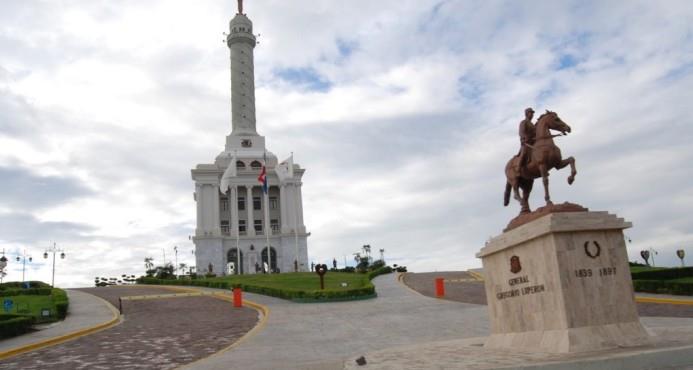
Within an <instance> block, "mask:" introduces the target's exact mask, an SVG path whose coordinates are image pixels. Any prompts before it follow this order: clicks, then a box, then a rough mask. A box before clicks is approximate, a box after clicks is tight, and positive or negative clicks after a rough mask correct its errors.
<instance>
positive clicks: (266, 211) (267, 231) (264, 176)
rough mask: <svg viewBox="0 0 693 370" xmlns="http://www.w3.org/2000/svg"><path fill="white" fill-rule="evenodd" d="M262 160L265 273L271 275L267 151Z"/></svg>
mask: <svg viewBox="0 0 693 370" xmlns="http://www.w3.org/2000/svg"><path fill="white" fill-rule="evenodd" d="M262 159H263V160H264V162H265V163H264V164H263V168H262V174H261V175H260V176H261V177H262V193H263V196H264V198H265V207H264V212H263V213H264V216H265V236H266V238H267V266H269V268H268V269H267V273H268V274H271V273H272V249H271V248H270V241H269V234H270V231H271V230H272V229H271V228H270V227H269V187H268V185H267V150H265V153H264V154H263V156H262ZM258 180H259V179H258Z"/></svg>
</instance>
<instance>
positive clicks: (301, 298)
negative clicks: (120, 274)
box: [137, 277, 376, 302]
mask: <svg viewBox="0 0 693 370" xmlns="http://www.w3.org/2000/svg"><path fill="white" fill-rule="evenodd" d="M137 283H139V284H156V285H187V286H201V287H207V288H218V289H231V288H241V289H242V290H243V291H244V292H248V293H257V294H262V295H268V296H271V297H277V298H282V299H287V300H291V301H295V302H328V301H347V300H356V299H360V298H362V297H369V298H371V297H375V296H376V294H375V287H374V286H373V284H370V283H369V284H368V286H366V287H363V288H356V289H347V290H334V289H325V290H298V289H281V288H272V287H266V286H258V285H249V284H242V283H241V284H231V283H229V282H227V281H207V280H163V279H156V278H152V277H141V278H139V279H137Z"/></svg>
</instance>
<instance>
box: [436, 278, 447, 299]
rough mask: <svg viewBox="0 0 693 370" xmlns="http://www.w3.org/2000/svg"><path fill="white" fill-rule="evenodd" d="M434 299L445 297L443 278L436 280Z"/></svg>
mask: <svg viewBox="0 0 693 370" xmlns="http://www.w3.org/2000/svg"><path fill="white" fill-rule="evenodd" d="M436 297H438V298H441V297H445V280H444V279H443V278H436Z"/></svg>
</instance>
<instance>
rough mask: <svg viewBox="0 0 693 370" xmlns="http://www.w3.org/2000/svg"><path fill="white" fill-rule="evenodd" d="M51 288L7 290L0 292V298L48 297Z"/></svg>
mask: <svg viewBox="0 0 693 370" xmlns="http://www.w3.org/2000/svg"><path fill="white" fill-rule="evenodd" d="M50 294H51V288H28V289H17V288H9V289H3V290H0V297H10V296H17V295H50Z"/></svg>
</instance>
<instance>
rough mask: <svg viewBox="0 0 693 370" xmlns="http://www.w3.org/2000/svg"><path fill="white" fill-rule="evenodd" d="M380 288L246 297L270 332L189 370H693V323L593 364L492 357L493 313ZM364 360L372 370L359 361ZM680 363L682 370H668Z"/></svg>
mask: <svg viewBox="0 0 693 370" xmlns="http://www.w3.org/2000/svg"><path fill="white" fill-rule="evenodd" d="M374 283H375V286H376V290H377V292H378V298H375V299H372V300H367V301H355V302H341V303H322V304H299V303H292V302H288V301H285V300H280V299H276V298H271V297H266V296H260V295H256V294H245V298H246V299H249V300H253V301H254V302H257V303H260V304H263V305H265V306H267V307H268V308H269V310H270V313H269V319H268V321H267V325H266V326H265V327H264V328H263V329H262V330H261V331H259V332H258V333H257V334H256V335H254V336H252V337H250V338H246V339H244V340H242V341H241V342H240V343H239V344H238V345H236V346H234V347H233V348H232V349H231V350H229V351H225V352H221V353H219V354H217V355H214V356H212V357H210V358H207V359H203V360H201V361H198V362H195V363H192V364H189V365H187V366H185V367H184V368H185V369H229V368H239V369H309V370H317V369H320V370H328V369H345V368H347V369H500V368H506V369H512V368H518V369H605V370H606V369H629V368H633V367H632V365H633V364H638V365H643V366H645V367H640V368H649V369H688V368H689V366H688V365H685V366H684V365H681V364H682V363H688V362H687V361H688V360H687V359H688V358H690V361H691V362H690V364H691V365H692V366H691V367H690V369H693V348H690V347H689V346H690V345H691V344H692V343H693V319H691V318H667V317H645V318H642V322H643V324H644V325H645V326H646V327H647V328H648V330H650V332H651V333H652V334H653V335H655V338H657V339H658V340H659V341H658V344H657V345H656V346H652V347H648V348H639V349H635V350H634V351H632V350H630V351H629V350H617V351H610V352H603V353H592V354H589V355H587V356H585V355H577V356H576V355H559V356H557V355H550V354H532V353H520V352H510V351H498V350H496V351H490V350H484V349H483V348H482V347H481V345H482V343H483V337H484V336H486V335H488V333H489V323H488V314H487V311H486V306H481V305H475V304H467V303H460V302H453V301H447V300H440V299H435V298H429V297H425V296H423V295H421V294H419V293H417V292H415V291H413V290H411V289H409V288H407V287H406V286H404V285H403V284H402V283H400V282H398V281H397V275H396V274H390V275H383V276H379V277H377V278H376V279H375V280H374ZM662 339H664V340H662ZM687 353H691V354H692V355H691V356H689V355H687ZM362 355H363V356H365V358H366V360H367V365H365V366H359V365H357V364H356V363H355V361H354V360H355V359H356V358H358V357H360V356H362ZM665 360H666V361H665ZM674 360H677V361H679V362H678V363H677V365H676V366H674V367H669V365H666V364H667V363H669V364H672V363H674V362H671V361H674ZM667 361H668V362H667ZM681 361H683V362H681ZM648 365H651V366H649V367H647V366H648Z"/></svg>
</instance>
